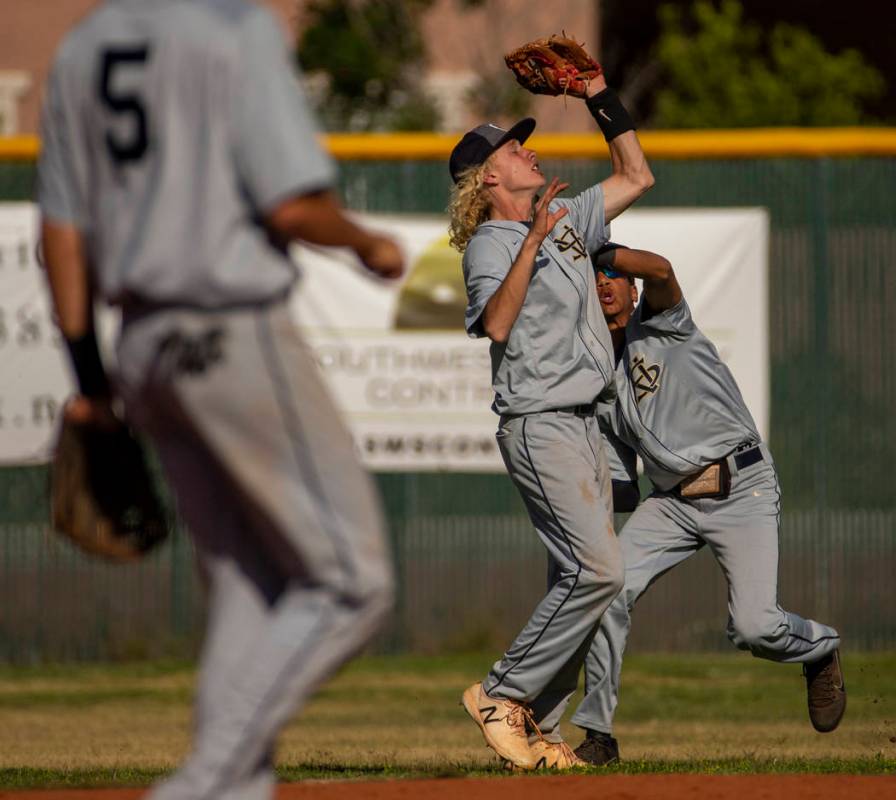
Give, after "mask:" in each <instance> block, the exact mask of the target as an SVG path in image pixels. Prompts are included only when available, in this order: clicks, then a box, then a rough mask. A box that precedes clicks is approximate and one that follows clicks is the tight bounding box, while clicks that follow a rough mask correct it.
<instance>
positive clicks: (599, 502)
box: [483, 411, 623, 731]
mask: <svg viewBox="0 0 896 800" xmlns="http://www.w3.org/2000/svg"><path fill="white" fill-rule="evenodd" d="M498 443H499V445H500V447H501V453H502V455H503V457H504V462H505V464H506V465H507V469H508V472H509V473H510V476H511V478H512V479H513V481H514V483H515V484H516V486H517V488H518V489H519V491H520V494H521V495H522V497H523V500H524V501H525V503H526V508H527V510H528V512H529V516H530V518H531V520H532V523H533V525H534V526H535V530H536V532H537V533H538V536H539V537H540V538H541V540H542V542H543V543H544V545H545V547H546V548H547V551H548V554H549V557H550V560H551V563H552V564H553V565H554V568H555V570H554V574H553V576H552V578H553V581H552V585H551V586H550V589H549V591H548V593H547V595H546V596H545V597H544V599H543V600H542V601H541V602H540V603H539V604H538V606H537V607H536V608H535V611H534V612H533V614H532V616H531V618H530V619H529V621H528V623H527V624H526V626H525V627H524V628H523V630H522V631H521V632H520V633H519V635H518V636H517V637H516V639H515V640H514V641H513V643H512V644H511V645H510V647H509V648H508V650H507V652H506V653H505V654H504V656H503V657H502V658H501V659H500V660H499V661H497V662H496V663H495V664H494V666H493V667H492V669H491V671H490V672H489V674H488V677H487V678H486V680H485V681H484V682H483V687H484V689H485V691H486V692H487V693H488V694H490V695H492V696H495V697H502V698H509V699H514V700H523V701H527V702H535V703H536V710H537V714H538V717H539V718H540V719H541V721H542V723H543V724H544V725H545V727H546V729H547V730H548V731H551V730H553V728H554V727H556V723H557V720H559V716H560V714H562V711H563V708H565V705H566V703H567V702H568V699H569V694H570V693H571V691H572V690H574V688H575V683H574V681H573V682H571V681H570V676H571V675H573V674H575V673H577V672H578V669H579V667H580V666H581V660H582V659H583V658H584V655H585V650H586V647H583V643H586V642H587V641H590V637H591V636H592V633H593V631H594V628H595V625H596V624H597V622H598V620H599V619H600V616H601V614H602V613H603V612H604V609H606V607H607V606H608V605H609V604H610V602H611V601H612V600H613V598H614V597H615V596H616V595H617V594H618V593H619V591H620V589H621V588H622V579H623V569H622V560H621V558H620V553H619V545H618V543H617V540H616V535H615V532H614V530H613V518H612V499H611V485H610V477H609V469H608V467H607V463H606V457H605V455H604V453H603V448H602V443H601V439H600V433H599V431H598V427H597V421H596V419H595V418H594V417H585V416H578V415H575V414H572V413H568V412H558V411H551V412H543V413H540V414H529V415H526V416H522V417H512V418H505V419H504V420H502V424H501V427H500V428H499V430H498ZM576 659H578V661H577V662H576ZM543 694H544V695H545V697H544V698H543V700H542V701H541V702H539V701H538V698H539V697H540V696H541V695H543Z"/></svg>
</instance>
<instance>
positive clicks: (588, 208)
mask: <svg viewBox="0 0 896 800" xmlns="http://www.w3.org/2000/svg"><path fill="white" fill-rule="evenodd" d="M557 207H563V208H567V209H569V214H568V215H567V216H568V218H569V224H570V225H572V227H573V228H575V229H576V230H577V231H578V232H579V234H580V235H581V236H582V239H583V240H584V242H585V249H586V250H587V251H588V252H589V253H593V252H595V251H596V250H597V249H598V248H599V247H600V246H601V245H602V244H603V243H604V242H606V241H608V240H609V238H610V226H609V225H607V224H606V222H605V220H604V190H603V189H602V188H601V187H600V184H596V185H594V186H591V187H590V188H588V189H586V190H585V191H584V192H582V193H581V194H578V195H576V196H575V197H573V198H571V199H567V198H562V197H561V198H558V199H556V200H554V202H553V203H551V209H552V210H553V209H556V208H557Z"/></svg>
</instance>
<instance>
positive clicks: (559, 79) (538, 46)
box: [504, 34, 603, 97]
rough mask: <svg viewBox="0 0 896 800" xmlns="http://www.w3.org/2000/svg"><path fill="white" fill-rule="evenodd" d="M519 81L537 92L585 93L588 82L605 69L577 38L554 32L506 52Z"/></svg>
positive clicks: (582, 94) (580, 94) (575, 94)
mask: <svg viewBox="0 0 896 800" xmlns="http://www.w3.org/2000/svg"><path fill="white" fill-rule="evenodd" d="M504 62H505V63H506V64H507V66H508V67H510V69H512V70H513V74H514V75H515V76H516V79H517V82H518V83H519V84H520V85H521V86H524V87H525V88H526V89H528V90H529V91H530V92H532V93H533V94H551V95H558V94H563V95H567V94H568V95H572V96H573V97H585V96H586V94H585V93H586V92H587V90H588V83H589V82H590V81H592V80H593V79H594V78H596V77H597V76H598V75H600V74H601V72H602V71H603V70H602V69H601V66H600V64H598V63H597V62H596V61H595V60H594V59H593V58H592V57H591V56H589V55H588V53H587V52H586V51H585V48H584V47H583V46H582V45H581V44H579V43H578V42H577V41H576V40H575V39H569V38H567V37H566V36H565V35H563V36H558V35H556V34H554V35H553V36H551V37H549V38H547V39H536V40H535V41H534V42H527V43H526V44H524V45H523V46H522V47H518V48H517V49H516V50H514V51H513V52H512V53H508V54H507V55H506V56H504Z"/></svg>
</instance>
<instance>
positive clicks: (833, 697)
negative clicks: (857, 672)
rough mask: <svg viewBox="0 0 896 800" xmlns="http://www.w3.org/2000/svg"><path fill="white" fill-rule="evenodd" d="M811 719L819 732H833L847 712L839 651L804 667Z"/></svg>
mask: <svg viewBox="0 0 896 800" xmlns="http://www.w3.org/2000/svg"><path fill="white" fill-rule="evenodd" d="M803 675H804V676H805V678H806V693H807V695H808V701H809V719H810V720H811V721H812V727H813V728H815V730H817V731H818V732H819V733H830V732H831V731H832V730H834V728H836V727H837V726H838V725H839V724H840V720H841V719H843V712H845V711H846V685H845V684H844V682H843V670H842V668H841V667H840V650H839V649H837V650H834V652H833V653H831V654H830V655H829V656H825V657H824V658H821V659H819V660H818V661H812V662H810V663H808V664H803Z"/></svg>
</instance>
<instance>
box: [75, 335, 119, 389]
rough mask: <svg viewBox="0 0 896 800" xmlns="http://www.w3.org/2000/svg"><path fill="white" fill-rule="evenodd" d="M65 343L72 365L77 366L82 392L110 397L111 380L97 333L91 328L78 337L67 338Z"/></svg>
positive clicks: (79, 385) (77, 375)
mask: <svg viewBox="0 0 896 800" xmlns="http://www.w3.org/2000/svg"><path fill="white" fill-rule="evenodd" d="M65 343H66V345H67V346H68V354H69V355H70V356H71V359H72V366H74V368H75V375H76V377H77V378H78V389H79V391H80V392H81V394H83V395H84V396H85V397H108V396H109V395H110V394H111V392H110V390H109V380H108V378H107V377H106V370H105V369H104V368H103V361H102V359H101V358H100V349H99V345H98V344H97V341H96V333H95V332H94V331H93V330H89V331H88V332H87V333H85V334H84V335H83V336H81V337H79V338H78V339H66V340H65Z"/></svg>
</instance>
